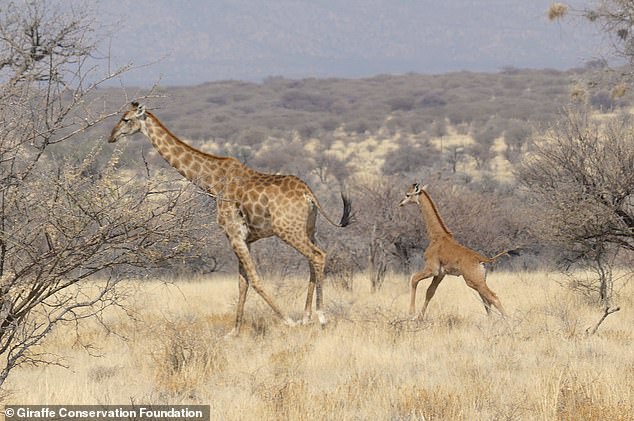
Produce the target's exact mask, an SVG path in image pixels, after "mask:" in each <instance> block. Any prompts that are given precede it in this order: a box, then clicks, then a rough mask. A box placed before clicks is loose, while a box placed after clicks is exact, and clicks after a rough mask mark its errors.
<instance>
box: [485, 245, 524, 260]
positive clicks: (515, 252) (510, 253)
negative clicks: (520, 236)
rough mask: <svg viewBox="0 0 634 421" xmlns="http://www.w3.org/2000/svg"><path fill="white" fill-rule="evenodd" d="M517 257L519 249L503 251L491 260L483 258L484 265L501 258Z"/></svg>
mask: <svg viewBox="0 0 634 421" xmlns="http://www.w3.org/2000/svg"><path fill="white" fill-rule="evenodd" d="M505 255H508V256H519V255H520V248H515V249H511V250H504V251H503V252H501V253H498V254H496V255H495V256H493V257H491V258H488V257H487V258H485V259H486V260H485V262H486V263H493V262H495V261H496V260H497V259H499V258H500V257H502V256H505Z"/></svg>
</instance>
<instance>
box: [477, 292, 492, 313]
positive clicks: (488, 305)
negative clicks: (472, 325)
mask: <svg viewBox="0 0 634 421" xmlns="http://www.w3.org/2000/svg"><path fill="white" fill-rule="evenodd" d="M478 294H479V295H480V299H481V300H482V303H483V304H484V309H485V310H486V312H487V316H489V315H490V314H491V303H490V302H489V300H487V298H486V297H485V296H484V295H483V294H481V293H480V292H478Z"/></svg>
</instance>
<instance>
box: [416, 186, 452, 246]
mask: <svg viewBox="0 0 634 421" xmlns="http://www.w3.org/2000/svg"><path fill="white" fill-rule="evenodd" d="M419 206H420V211H421V213H422V214H423V219H424V220H425V226H426V227H427V238H429V239H430V240H431V239H434V238H438V237H451V236H452V234H451V231H449V229H448V228H447V225H445V221H443V220H442V218H441V216H440V214H439V213H438V209H437V208H436V204H435V203H434V202H433V200H431V197H430V196H429V194H428V193H427V192H426V191H424V190H423V191H422V192H421V195H420V200H419Z"/></svg>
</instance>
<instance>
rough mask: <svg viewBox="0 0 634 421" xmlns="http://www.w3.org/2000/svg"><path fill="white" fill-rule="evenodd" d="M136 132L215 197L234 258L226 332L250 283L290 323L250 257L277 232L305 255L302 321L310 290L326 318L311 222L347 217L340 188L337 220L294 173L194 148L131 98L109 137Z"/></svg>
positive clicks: (344, 221)
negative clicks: (234, 284)
mask: <svg viewBox="0 0 634 421" xmlns="http://www.w3.org/2000/svg"><path fill="white" fill-rule="evenodd" d="M138 132H141V133H142V134H144V135H145V136H146V137H147V138H149V140H150V142H151V143H152V145H153V146H154V148H156V150H158V152H159V154H160V155H161V156H162V157H163V158H164V159H165V160H166V161H167V162H168V163H169V164H170V165H171V166H172V167H174V168H175V169H176V170H177V171H178V172H179V173H180V174H181V175H183V176H184V177H185V178H187V179H188V180H190V181H191V182H193V183H194V184H196V185H197V186H199V187H200V188H201V189H203V190H205V191H207V192H208V193H209V194H211V195H212V196H213V197H215V198H217V201H216V202H217V211H218V212H217V219H218V224H219V225H220V226H221V227H222V229H223V230H224V232H225V234H226V236H227V238H228V240H229V243H230V244H231V247H232V248H233V251H234V253H235V254H236V256H237V258H238V262H239V267H238V272H239V297H238V305H237V310H236V319H235V324H234V327H233V330H232V331H231V332H230V334H229V335H237V334H239V333H240V327H241V325H242V318H243V313H244V303H245V301H246V297H247V291H248V288H249V286H251V287H253V289H254V290H255V291H256V292H257V293H258V294H259V295H260V296H261V297H262V298H263V299H264V301H265V302H266V303H267V304H268V305H269V306H270V307H271V309H273V312H274V313H275V314H276V315H277V316H278V317H280V318H281V319H282V320H283V321H284V322H285V323H286V324H287V325H290V326H292V325H295V324H296V323H295V321H293V320H292V319H291V318H290V317H288V316H287V315H286V313H285V312H283V311H282V310H281V308H280V306H279V305H278V304H277V303H276V301H275V300H274V299H273V297H271V295H269V294H268V293H267V292H266V290H265V289H264V288H263V287H262V282H261V279H260V277H259V275H258V273H257V271H256V268H255V264H254V262H253V259H252V257H251V254H250V251H249V248H250V245H251V244H252V243H253V242H255V241H257V240H259V239H262V238H266V237H271V236H277V237H279V238H280V239H282V240H283V241H284V242H286V243H287V244H289V245H290V246H291V247H293V248H295V249H296V250H297V251H299V252H300V253H301V254H302V255H304V256H305V257H306V259H308V263H309V267H310V280H309V284H308V292H307V294H306V305H305V307H304V317H303V323H308V322H309V321H310V320H311V318H312V301H313V293H314V292H315V290H316V297H315V312H316V314H317V317H318V319H319V322H320V323H321V324H322V325H324V324H326V323H327V320H326V316H325V315H324V312H323V309H322V280H323V277H324V266H325V262H326V253H325V252H324V250H322V249H321V248H319V247H318V246H317V245H316V244H315V222H316V219H317V213H321V214H322V215H323V216H324V218H325V219H326V220H327V221H328V222H330V223H331V224H332V225H335V226H337V227H345V226H347V225H348V224H349V222H350V214H351V204H350V200H349V199H348V197H347V196H346V195H345V194H343V193H342V195H341V196H342V199H343V215H342V217H341V221H340V222H339V223H336V222H334V221H333V220H332V219H330V218H329V217H328V215H326V214H325V212H324V211H323V209H322V208H321V206H320V204H319V201H318V200H317V198H316V197H315V195H314V194H313V192H312V191H311V189H310V188H309V187H308V186H307V185H306V183H304V182H303V181H302V180H300V179H299V178H297V177H295V176H293V175H274V174H264V173H261V172H258V171H255V170H253V169H251V168H249V167H247V166H246V165H244V164H242V163H241V162H239V161H238V160H236V159H235V158H232V157H221V156H215V155H211V154H208V153H205V152H202V151H199V150H197V149H195V148H193V147H192V146H190V145H188V144H186V143H184V142H183V141H181V140H180V139H178V138H177V137H176V136H174V135H173V134H172V133H171V132H170V131H169V130H168V129H167V128H166V127H165V126H164V125H163V123H161V122H160V121H159V119H158V118H157V117H156V116H155V115H154V114H152V113H151V112H149V111H147V110H146V108H145V106H144V105H142V104H139V103H137V102H133V103H132V105H131V107H130V109H129V110H127V111H126V112H125V113H124V114H123V116H122V117H121V120H119V122H118V123H117V124H116V126H115V127H114V128H113V129H112V134H111V135H110V139H109V142H111V143H112V142H116V141H117V140H119V139H121V138H123V137H126V136H130V135H133V134H135V133H138Z"/></svg>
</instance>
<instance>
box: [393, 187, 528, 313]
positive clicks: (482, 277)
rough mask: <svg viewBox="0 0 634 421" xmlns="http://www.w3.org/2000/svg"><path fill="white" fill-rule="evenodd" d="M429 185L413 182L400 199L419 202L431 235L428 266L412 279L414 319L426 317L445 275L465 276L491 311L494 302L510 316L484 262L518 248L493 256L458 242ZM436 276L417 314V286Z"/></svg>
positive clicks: (501, 311)
mask: <svg viewBox="0 0 634 421" xmlns="http://www.w3.org/2000/svg"><path fill="white" fill-rule="evenodd" d="M426 189H427V186H423V187H421V186H420V185H419V184H413V185H412V186H411V187H410V188H409V189H408V190H407V192H406V193H405V199H403V200H402V201H401V203H400V206H403V205H406V204H408V203H416V204H418V206H419V207H420V211H421V213H422V214H423V220H424V222H425V226H426V228H427V238H428V239H429V246H428V247H427V249H426V250H425V253H424V255H423V256H424V257H425V267H424V268H423V270H421V271H420V272H417V273H415V274H413V275H412V278H411V280H410V284H411V297H410V308H409V312H410V315H411V316H412V320H420V319H422V318H423V316H424V315H425V310H427V305H428V304H429V301H430V300H431V299H432V297H433V296H434V294H435V293H436V288H438V284H440V281H442V279H443V278H444V277H445V275H455V276H462V277H463V278H464V280H465V282H466V283H467V285H468V286H470V287H471V288H473V289H475V290H476V291H477V292H478V294H479V295H480V298H482V301H483V302H484V308H485V309H486V311H487V314H489V313H490V311H491V305H494V306H495V308H497V309H498V310H499V312H500V313H502V315H503V316H506V312H505V311H504V308H503V307H502V303H501V302H500V299H499V298H498V297H497V295H495V293H494V292H493V291H492V290H491V289H490V288H489V287H488V286H487V284H486V270H485V268H484V263H491V262H494V261H495V260H496V259H497V258H498V257H500V256H503V255H505V254H513V255H515V254H517V252H516V251H514V250H509V251H504V252H502V253H499V254H497V255H496V256H494V257H492V258H490V259H489V258H488V257H485V256H483V255H481V254H479V253H477V252H475V251H473V250H471V249H469V248H467V247H465V246H463V245H461V244H460V243H458V242H457V241H456V240H455V239H454V238H453V235H452V234H451V232H450V231H449V229H448V228H447V226H446V225H445V222H444V221H443V220H442V218H441V217H440V214H439V213H438V209H437V208H436V205H435V204H434V202H433V201H432V200H431V197H430V196H429V193H427V190H426ZM432 276H433V279H432V281H431V284H430V285H429V287H428V288H427V294H426V296H425V304H423V308H422V309H421V311H420V313H419V314H418V315H416V287H417V286H418V283H419V282H420V281H422V280H423V279H426V278H429V277H432Z"/></svg>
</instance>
